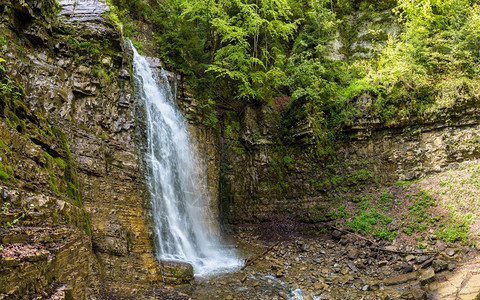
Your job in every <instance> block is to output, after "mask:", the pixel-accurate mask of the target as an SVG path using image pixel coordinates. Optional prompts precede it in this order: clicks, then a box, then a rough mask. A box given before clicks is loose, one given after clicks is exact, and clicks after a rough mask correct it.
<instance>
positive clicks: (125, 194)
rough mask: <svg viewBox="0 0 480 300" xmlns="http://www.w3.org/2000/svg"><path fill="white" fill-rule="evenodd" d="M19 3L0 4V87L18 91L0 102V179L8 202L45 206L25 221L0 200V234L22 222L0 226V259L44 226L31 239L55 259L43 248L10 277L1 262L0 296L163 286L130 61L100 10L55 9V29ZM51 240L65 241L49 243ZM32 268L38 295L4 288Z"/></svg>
mask: <svg viewBox="0 0 480 300" xmlns="http://www.w3.org/2000/svg"><path fill="white" fill-rule="evenodd" d="M27 4H28V7H21V6H20V5H19V4H18V3H17V1H11V2H10V1H6V2H5V1H4V2H2V4H0V21H1V22H0V32H1V33H2V35H4V36H5V39H6V41H7V45H5V46H3V47H0V57H2V58H5V60H6V62H5V63H4V66H5V71H4V72H3V73H2V76H5V77H2V79H3V78H8V79H9V80H10V81H11V82H12V84H14V85H12V86H14V87H16V88H17V89H18V91H19V92H18V93H17V94H13V93H12V94H8V95H7V96H5V97H3V96H2V98H1V99H0V100H1V104H2V105H1V108H2V111H1V116H2V118H1V120H0V136H1V141H2V143H1V148H2V149H0V152H1V153H0V156H1V158H2V165H1V166H0V169H1V170H2V172H3V173H5V174H3V173H0V177H1V179H2V183H3V185H5V186H8V189H9V190H12V191H13V193H20V194H22V193H25V192H27V193H33V195H34V196H35V197H36V198H35V197H34V198H32V197H33V196H32V197H30V198H32V199H39V200H38V202H42V201H43V200H42V199H44V198H45V199H50V200H48V201H46V200H45V201H46V202H45V203H50V204H48V205H50V206H48V205H47V206H45V205H46V204H45V205H43V206H38V208H37V205H36V206H34V208H33V211H28V209H29V201H30V200H29V201H27V200H25V201H23V202H22V201H16V200H15V201H13V200H12V199H11V198H2V200H1V202H0V204H1V205H3V206H5V207H7V206H8V207H7V208H6V209H5V213H3V211H2V215H1V221H2V225H5V224H7V222H10V221H9V220H10V219H9V218H10V217H12V220H13V218H14V217H16V216H17V215H15V213H18V214H20V213H21V212H22V211H23V212H25V211H28V213H27V214H26V215H27V217H25V218H21V219H20V220H19V221H18V223H16V224H15V226H14V229H12V228H10V227H8V226H5V227H7V229H5V230H4V231H2V234H1V235H0V238H1V239H2V244H3V246H4V249H10V248H7V246H8V245H13V244H15V243H17V244H18V243H21V244H22V245H27V244H29V243H30V242H31V241H32V240H35V239H36V238H37V237H38V235H40V233H39V232H40V231H39V229H35V228H40V227H41V226H44V227H45V226H46V227H47V229H45V230H46V231H45V232H43V233H42V234H41V235H42V236H46V237H47V239H51V241H50V242H49V243H54V244H55V245H56V244H59V245H60V246H59V247H60V250H58V252H52V251H51V250H49V249H47V251H49V253H50V254H48V255H49V256H51V255H53V257H54V258H53V260H51V259H50V258H48V259H47V258H44V257H39V258H38V259H34V261H31V259H30V260H28V259H27V260H22V259H23V258H18V257H17V256H12V257H13V262H12V263H11V264H17V265H18V264H20V265H21V268H22V269H21V272H13V270H12V269H11V267H9V264H7V263H3V261H4V260H2V263H0V266H1V267H2V270H1V272H2V274H8V276H5V277H2V280H3V281H2V283H3V284H0V295H1V294H6V295H21V294H22V293H23V294H24V295H25V294H26V293H28V292H39V291H41V290H43V289H44V288H45V287H47V286H50V285H51V284H52V282H62V283H66V284H67V285H68V287H65V288H63V290H65V291H70V290H71V291H72V292H73V293H74V295H77V296H76V297H75V298H79V299H81V298H84V297H86V295H87V294H93V293H96V290H97V289H98V288H97V287H96V286H97V284H95V282H98V280H101V281H102V282H103V285H102V286H105V288H106V290H107V292H109V293H113V294H116V293H118V294H122V295H131V294H133V293H134V292H135V291H141V290H142V289H143V288H145V287H146V286H148V285H151V284H154V283H159V282H162V275H161V272H160V266H159V264H158V262H157V261H156V259H155V255H154V250H153V248H152V245H151V242H150V241H151V230H150V229H149V228H150V224H151V223H150V221H149V220H148V217H147V216H148V214H147V213H146V212H148V199H147V198H148V197H146V195H145V191H144V179H143V175H142V167H141V159H139V150H138V149H137V146H136V141H137V140H138V138H137V136H138V135H141V132H140V130H141V126H140V127H138V126H136V107H135V103H134V99H133V95H132V86H131V84H130V74H129V72H130V71H129V70H130V67H129V66H130V60H131V57H130V56H129V55H128V54H126V53H125V52H124V46H123V40H122V38H121V35H120V31H119V29H118V27H117V26H116V25H115V24H114V23H112V22H111V21H108V14H107V15H106V14H105V13H104V12H103V11H104V9H105V6H104V4H101V3H100V2H99V3H96V2H91V1H89V2H82V1H79V2H78V1H77V6H76V7H75V6H74V7H71V6H70V5H69V2H67V1H65V3H63V2H61V3H60V5H61V7H60V15H59V18H58V19H57V18H56V15H55V11H56V9H55V8H53V7H46V6H37V4H36V2H31V1H27ZM51 5H54V4H51ZM105 16H106V17H105ZM13 28H14V29H15V30H13ZM6 82H7V81H6V80H5V81H2V84H3V83H6ZM24 198H25V199H30V198H28V197H27V196H25V197H24ZM52 199H53V200H52ZM40 207H41V209H40ZM60 207H61V208H60ZM37 210H38V211H37ZM31 218H34V219H33V220H30V219H31ZM65 223H68V224H69V226H66V227H65V225H64V224H65ZM71 225H75V226H71ZM24 228H31V229H28V230H27V229H24ZM77 228H80V229H77ZM18 230H27V231H28V232H29V233H28V234H27V235H26V236H24V235H21V234H20V232H18ZM59 232H65V235H66V236H68V238H67V239H66V240H63V239H61V238H60V240H59V238H58V236H59V235H60V234H59ZM15 236H17V237H18V238H15ZM70 237H71V238H70ZM48 245H50V244H48ZM8 247H9V246H8ZM12 247H13V246H12ZM19 247H20V246H19ZM45 247H46V246H45ZM42 249H43V248H41V249H38V251H40V250H42ZM42 251H43V250H42ZM5 253H6V252H5ZM5 253H4V254H2V259H4V258H5V257H7V256H5V255H6V254H5ZM93 253H94V254H95V255H93ZM8 259H9V258H8V257H7V260H8ZM71 260H73V262H70V261H71ZM69 263H71V266H69V265H68V264H69ZM40 266H41V268H42V270H44V271H42V272H40V273H39V275H38V276H37V277H38V278H37V277H32V280H33V278H37V279H38V280H39V281H38V282H41V284H35V283H29V281H26V282H25V286H24V288H22V287H21V288H20V289H14V288H13V287H12V286H13V283H14V282H15V281H16V280H18V276H22V278H23V277H25V278H27V277H28V278H30V277H29V275H28V274H31V272H33V271H29V270H30V268H37V267H39V268H40ZM74 268H77V269H78V272H77V271H73V269H74ZM93 270H96V271H97V272H93ZM29 272H30V273H29ZM10 273H14V274H10ZM90 273H91V274H96V275H97V276H96V278H93V276H87V275H86V274H90ZM22 274H23V275H22ZM10 275H11V276H10ZM166 275H168V274H166ZM9 287H12V288H9ZM61 287H62V286H60V285H59V288H61Z"/></svg>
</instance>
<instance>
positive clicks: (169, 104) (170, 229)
mask: <svg viewBox="0 0 480 300" xmlns="http://www.w3.org/2000/svg"><path fill="white" fill-rule="evenodd" d="M132 48H133V52H134V57H133V71H134V78H135V88H136V94H137V97H138V101H141V104H142V106H144V107H145V113H146V124H147V142H148V146H147V153H146V154H145V165H146V171H147V174H146V178H147V183H148V189H149V192H150V197H151V201H152V211H153V218H154V223H155V234H156V237H155V244H156V251H157V257H158V259H161V260H181V261H186V262H189V263H191V264H192V265H193V268H194V273H195V275H198V276H204V275H208V274H211V273H215V272H218V271H221V270H226V269H230V268H233V267H236V266H239V265H240V263H241V262H240V260H238V259H237V258H235V255H234V254H233V253H231V250H228V249H225V248H222V246H221V243H220V240H219V239H218V237H217V236H216V235H215V234H214V233H212V232H209V230H208V228H206V226H205V220H202V219H201V218H202V211H203V210H204V209H206V207H207V206H206V203H205V201H206V200H208V199H205V198H208V196H206V195H205V189H204V188H203V183H202V180H201V178H202V177H201V176H203V174H202V172H201V168H200V167H199V164H198V162H197V161H198V160H197V158H196V157H195V155H194V151H193V150H194V149H192V147H193V146H192V145H191V144H190V143H189V139H188V133H187V129H186V122H185V119H184V118H183V116H182V115H181V114H180V112H179V110H178V108H177V106H176V103H175V98H174V95H173V94H172V90H171V88H170V86H169V84H168V80H167V76H166V73H165V71H164V70H163V69H162V74H161V77H162V78H160V79H161V82H162V83H163V84H161V83H160V81H159V80H158V79H157V77H156V75H155V73H154V72H153V71H152V70H151V68H150V65H149V64H148V62H147V60H146V59H145V58H144V57H143V56H141V55H139V54H138V52H137V51H136V50H135V48H134V47H133V46H132Z"/></svg>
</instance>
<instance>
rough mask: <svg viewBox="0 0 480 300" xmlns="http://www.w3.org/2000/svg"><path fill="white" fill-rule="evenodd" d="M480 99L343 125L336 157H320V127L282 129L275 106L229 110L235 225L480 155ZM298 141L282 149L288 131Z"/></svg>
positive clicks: (229, 206)
mask: <svg viewBox="0 0 480 300" xmlns="http://www.w3.org/2000/svg"><path fill="white" fill-rule="evenodd" d="M478 103H479V99H473V100H472V101H471V102H468V103H460V104H459V105H456V106H454V107H450V108H444V109H439V110H437V111H435V112H434V113H431V115H428V116H425V117H424V118H422V119H412V120H407V121H403V122H399V123H396V124H391V125H386V124H382V123H380V122H379V121H378V120H375V119H371V118H368V116H365V117H364V118H360V119H358V120H357V121H356V122H354V124H355V125H354V126H351V127H346V128H344V129H343V133H344V135H345V138H344V139H343V140H341V141H340V143H339V144H338V145H337V148H336V150H335V151H336V152H335V154H334V155H333V156H321V155H318V154H317V153H318V146H317V144H316V143H315V142H314V139H315V137H314V135H313V129H311V127H310V126H309V124H308V123H307V122H304V121H302V120H301V121H298V122H297V123H296V124H295V125H294V126H292V127H291V128H288V131H286V132H281V133H279V132H278V130H277V128H276V127H275V124H277V126H278V124H279V121H278V120H279V119H280V120H281V119H282V118H286V117H287V116H285V115H284V114H283V115H282V113H281V112H279V111H277V110H276V109H274V108H272V107H270V106H261V107H256V108H252V107H247V108H246V109H245V110H244V113H243V114H238V113H234V112H225V113H224V114H223V119H222V121H221V122H220V124H221V125H222V133H223V137H222V139H223V141H224V145H225V146H224V148H223V150H224V153H223V154H222V155H223V160H222V171H221V172H222V176H223V177H222V178H223V183H222V184H224V185H225V186H226V187H227V189H225V190H224V194H223V195H222V196H223V197H222V198H221V202H222V205H223V212H224V213H225V216H226V217H228V219H229V221H230V222H232V223H237V222H259V221H266V220H272V218H274V216H275V215H276V214H289V215H292V216H297V217H298V216H300V217H302V218H303V216H305V215H308V210H309V209H311V208H312V207H314V206H323V207H324V210H325V212H326V211H327V210H328V207H329V203H330V202H331V201H333V200H335V199H351V198H353V197H355V196H356V193H358V190H356V187H361V186H364V185H365V184H369V183H373V182H384V183H386V182H395V181H399V180H400V181H410V180H414V179H418V178H421V177H425V176H427V175H428V174H432V173H435V172H440V171H445V170H446V169H449V168H455V167H456V166H457V165H458V163H460V162H463V161H470V160H476V159H479V158H480V140H479V138H478V137H479V136H480V110H479V108H478ZM282 135H283V136H289V137H293V142H291V143H290V144H288V145H283V146H281V147H280V146H279V143H278V138H279V137H281V136H282Z"/></svg>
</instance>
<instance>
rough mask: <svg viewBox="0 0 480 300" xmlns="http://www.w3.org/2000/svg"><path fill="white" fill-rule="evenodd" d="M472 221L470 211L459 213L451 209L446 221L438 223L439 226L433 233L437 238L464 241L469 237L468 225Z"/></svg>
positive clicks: (452, 241)
mask: <svg viewBox="0 0 480 300" xmlns="http://www.w3.org/2000/svg"><path fill="white" fill-rule="evenodd" d="M473 222H474V218H473V215H472V214H471V213H467V214H465V215H460V214H458V213H456V212H455V211H454V210H453V209H451V210H450V213H449V216H448V218H447V220H446V222H445V223H442V224H440V228H439V229H438V230H437V231H436V232H435V233H436V235H437V238H439V239H441V240H443V241H445V242H450V243H454V242H456V241H461V242H463V243H466V242H467V239H468V238H469V237H470V225H471V224H472V223H473Z"/></svg>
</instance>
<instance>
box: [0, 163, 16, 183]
mask: <svg viewBox="0 0 480 300" xmlns="http://www.w3.org/2000/svg"><path fill="white" fill-rule="evenodd" d="M12 178H13V170H12V168H11V167H9V166H7V165H4V164H2V163H0V180H2V181H3V182H4V183H7V182H8V181H9V180H10V179H12Z"/></svg>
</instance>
